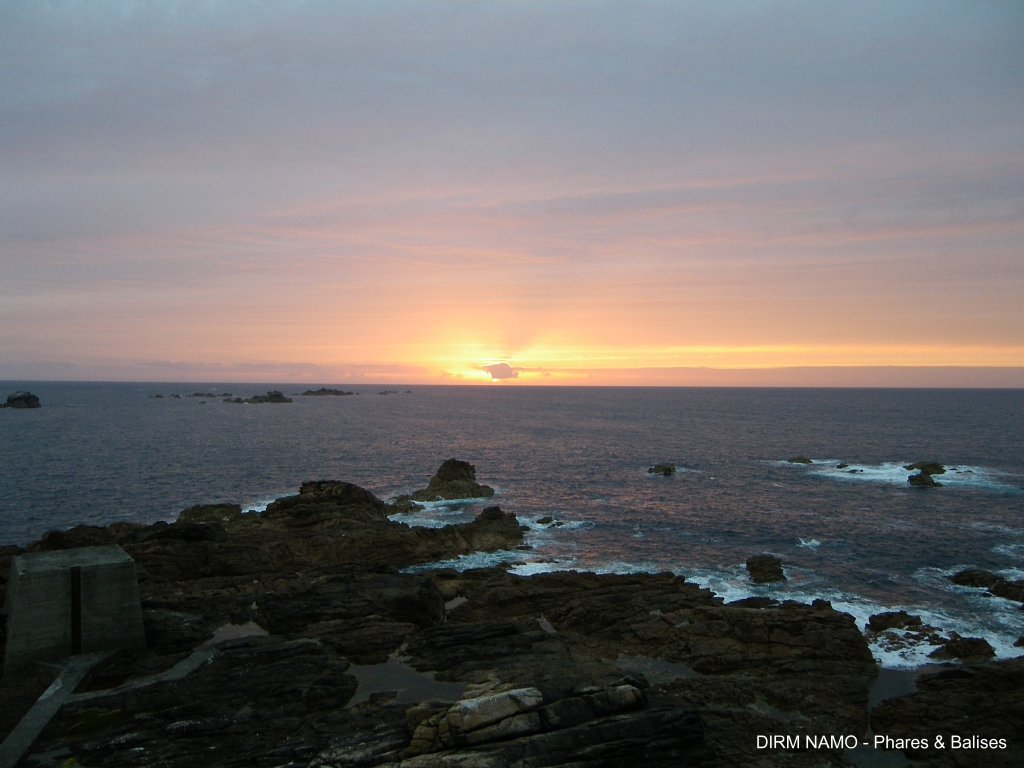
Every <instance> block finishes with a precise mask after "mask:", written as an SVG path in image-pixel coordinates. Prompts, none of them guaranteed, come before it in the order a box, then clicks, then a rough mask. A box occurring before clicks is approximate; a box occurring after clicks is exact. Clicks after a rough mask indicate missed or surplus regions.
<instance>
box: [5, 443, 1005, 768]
mask: <svg viewBox="0 0 1024 768" xmlns="http://www.w3.org/2000/svg"><path fill="white" fill-rule="evenodd" d="M448 464H449V463H448V462H445V465H448ZM460 465H461V463H460V464H456V465H454V467H455V468H458V467H460ZM466 466H470V467H471V465H466ZM438 475H446V476H449V475H455V480H457V481H460V482H465V481H466V480H467V473H466V472H465V470H464V469H460V470H459V471H457V472H452V473H448V472H445V473H442V472H440V471H439V473H438ZM443 479H444V478H442V480H443ZM472 482H474V483H475V473H474V475H473V477H472ZM392 512H393V507H392V506H390V505H388V504H386V503H385V502H384V501H382V500H381V499H379V498H378V497H376V496H375V495H374V494H373V493H371V492H369V491H367V490H366V489H364V488H361V487H359V486H356V485H353V484H351V483H347V482H342V481H334V480H319V481H311V482H307V483H303V484H302V486H301V487H300V488H299V489H298V493H296V494H294V495H291V496H287V497H284V498H282V499H278V500H277V501H276V502H274V503H272V504H271V505H270V506H269V507H268V508H267V509H266V511H264V512H262V513H243V512H242V510H241V507H240V506H238V505H235V504H210V505H202V506H196V507H190V508H189V509H187V510H184V511H183V512H182V513H181V514H180V515H179V517H178V519H177V521H175V522H174V523H157V524H154V525H137V524H129V523H116V524H114V525H110V526H106V527H102V528H99V527H87V526H80V527H77V528H74V529H71V530H70V531H64V532H51V533H49V534H47V535H46V536H44V537H43V538H42V539H40V540H39V541H38V542H35V543H34V544H33V545H31V546H30V547H29V549H30V550H32V551H43V550H49V549H59V548H66V547H74V546H84V545H95V544H110V543H117V544H120V545H121V546H122V547H123V548H124V549H125V551H127V552H128V553H129V554H130V555H131V556H132V557H133V558H134V560H135V564H136V570H137V573H138V579H139V591H140V594H141V598H142V607H143V617H144V621H145V628H146V634H147V638H148V648H147V649H146V650H145V651H144V652H136V653H123V654H121V655H119V656H114V657H111V658H108V659H106V660H104V661H102V662H99V663H98V664H97V666H96V667H95V669H94V670H93V672H92V673H91V675H90V676H89V678H88V679H87V681H86V682H84V683H82V684H81V685H80V686H79V687H78V688H77V689H76V690H75V691H74V692H73V693H71V692H69V691H64V693H62V694H61V695H62V696H63V697H64V700H63V704H62V706H60V707H59V711H58V712H57V713H56V715H55V716H54V718H53V720H52V722H51V723H50V724H49V726H48V727H47V728H46V729H45V730H44V731H43V732H42V733H41V734H40V735H39V737H38V738H36V739H35V740H34V742H33V743H32V745H31V747H30V748H29V750H28V751H29V756H33V755H34V756H46V759H47V760H49V761H50V764H62V765H76V764H77V765H81V766H100V765H102V766H108V767H109V768H128V766H132V767H134V766H138V765H140V764H145V765H160V766H165V767H166V768H179V767H180V768H195V766H199V765H202V766H236V765H257V766H310V767H313V768H341V767H342V766H344V767H345V768H356V767H357V766H360V767H366V768H373V767H376V768H384V767H385V766H388V768H433V767H434V766H451V767H455V766H459V767H461V768H473V767H480V768H512V767H513V766H536V767H537V768H541V767H542V766H565V765H571V766H574V767H575V768H599V767H600V768H611V767H613V766H623V765H644V766H654V767H655V768H660V767H664V768H668V767H669V766H671V767H672V768H677V767H678V766H680V765H686V766H694V767H696V768H701V767H703V768H711V767H712V766H724V765H728V766H738V767H739V768H744V767H750V768H753V767H754V766H772V765H787V766H796V768H810V767H811V766H837V767H838V766H849V765H850V763H849V759H848V755H847V753H846V751H845V750H844V749H842V748H841V747H822V748H815V749H806V748H805V749H800V750H790V751H786V750H767V749H764V748H762V747H759V746H758V741H757V737H758V735H763V734H779V735H783V736H793V737H794V738H803V737H804V736H805V735H807V734H813V735H818V734H856V735H858V736H860V735H862V734H866V733H867V732H868V731H867V729H868V727H869V721H870V725H871V726H872V727H873V728H874V731H875V733H890V734H899V733H910V734H915V735H917V734H919V733H921V732H922V729H924V731H927V732H928V734H929V735H930V736H934V735H938V734H953V733H957V734H963V733H964V727H965V725H964V724H965V720H964V717H968V718H969V720H968V721H967V722H969V723H970V724H971V727H972V729H973V730H972V732H975V733H977V734H979V735H981V736H985V737H989V736H993V737H995V738H1004V739H1007V740H1008V742H1007V746H1006V748H1005V749H1002V750H999V751H996V752H985V757H986V759H987V760H988V762H986V764H987V765H992V766H1008V765H1019V764H1020V763H1019V762H1011V759H1012V760H1017V761H1019V759H1020V757H1021V753H1022V750H1024V740H1022V736H1021V734H1020V729H1019V727H1018V726H1019V723H1020V722H1021V718H1022V712H1021V709H1020V706H1021V704H1020V703H1021V700H1022V696H1021V691H1022V690H1024V677H1022V675H1024V662H998V663H994V662H989V663H985V664H973V663H970V664H967V665H963V664H958V666H957V667H956V668H955V670H954V672H955V674H948V673H945V672H942V671H940V672H939V673H938V674H934V675H930V676H928V675H925V676H922V677H921V679H920V681H919V683H918V690H917V692H916V693H913V694H910V695H908V696H904V697H902V698H899V699H893V700H890V701H884V702H883V703H882V704H881V705H880V706H879V707H878V708H877V709H876V710H875V711H874V713H870V712H869V708H868V701H869V690H870V688H871V685H872V681H873V680H874V678H875V676H876V674H877V671H878V670H877V666H876V664H875V662H874V660H873V659H872V657H871V654H870V652H869V649H868V646H867V642H866V640H865V637H864V636H863V634H862V633H861V631H860V630H859V628H858V627H857V625H856V623H855V621H854V619H853V618H852V617H851V616H849V615H847V614H844V613H840V612H838V611H836V610H834V609H833V608H832V606H831V605H830V604H829V603H827V602H825V601H815V602H814V603H813V604H810V605H807V604H801V603H796V602H792V601H783V602H779V601H776V600H771V599H765V600H761V601H743V602H741V603H736V604H729V605H726V604H724V603H723V602H722V600H721V599H720V598H718V597H717V596H715V595H714V594H713V593H712V592H710V591H709V590H707V589H704V588H701V587H699V586H697V585H696V584H693V583H691V582H689V581H687V580H686V579H685V578H683V577H681V576H676V575H673V574H668V573H665V574H633V575H613V574H608V575H595V574H590V573H575V572H558V573H546V574H537V575H534V576H529V577H526V576H517V575H514V574H511V573H508V572H506V571H505V570H503V569H500V568H491V569H481V570H472V571H464V572H460V571H455V570H450V569H447V570H439V569H434V570H426V571H415V572H413V571H408V570H403V569H406V568H407V567H408V566H415V565H422V564H425V563H429V562H431V561H436V560H441V559H447V558H451V557H453V556H455V555H457V554H463V553H467V552H470V551H474V550H478V549H494V548H514V547H519V546H522V545H523V529H522V527H521V526H520V525H519V523H518V521H517V519H516V517H515V515H513V514H511V513H508V512H505V511H503V510H502V509H501V508H499V507H496V506H490V507H487V508H485V509H483V510H482V511H481V512H480V513H479V514H478V515H477V517H476V519H475V520H474V521H473V522H471V523H466V524H463V525H455V526H449V527H447V528H440V529H426V528H410V527H409V526H406V525H404V524H401V523H397V522H393V521H392V520H390V519H389V515H390V514H391V513H392ZM19 551H20V550H19V549H18V548H16V547H7V548H3V549H0V574H6V572H7V569H6V566H7V561H8V560H9V559H10V558H11V557H12V556H14V555H16V554H17V553H18V552H19ZM3 587H4V582H3V581H2V580H0V588H3ZM880 621H883V622H884V621H885V620H880ZM48 682H49V681H48V680H46V679H36V680H28V681H26V680H22V681H21V683H20V685H21V687H20V688H19V683H18V681H15V680H13V679H12V680H8V679H3V680H0V713H2V716H0V727H5V728H12V727H13V726H14V723H16V722H17V719H18V718H19V717H20V715H21V713H22V712H23V711H24V710H25V709H27V708H28V706H29V704H31V701H32V700H33V699H34V695H28V694H26V691H28V692H32V691H35V692H36V694H35V695H38V692H41V690H42V688H45V685H46V684H48ZM33 686H34V687H33ZM976 718H980V719H978V720H977V722H975V720H976ZM3 735H4V734H2V733H0V737H2V736H3ZM947 743H948V737H947ZM913 757H914V759H915V761H916V760H917V755H913ZM949 759H950V753H948V752H946V753H935V754H934V755H931V756H930V757H929V760H934V761H933V762H929V761H925V762H920V763H918V762H915V765H947V764H948V765H953V764H955V763H953V762H942V761H943V760H947V761H948V760H949Z"/></svg>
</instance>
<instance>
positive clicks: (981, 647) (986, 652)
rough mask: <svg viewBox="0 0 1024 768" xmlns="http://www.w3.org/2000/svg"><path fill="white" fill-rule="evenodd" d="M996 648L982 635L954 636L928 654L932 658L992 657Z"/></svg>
mask: <svg viewBox="0 0 1024 768" xmlns="http://www.w3.org/2000/svg"><path fill="white" fill-rule="evenodd" d="M995 653H996V652H995V650H994V649H993V648H992V646H991V645H989V643H988V640H985V639H984V638H981V637H959V636H954V637H952V638H951V639H949V640H947V641H946V642H945V643H943V644H942V646H941V647H939V648H936V649H935V650H934V651H932V652H931V653H929V654H928V657H929V658H931V659H990V658H992V657H993V656H995Z"/></svg>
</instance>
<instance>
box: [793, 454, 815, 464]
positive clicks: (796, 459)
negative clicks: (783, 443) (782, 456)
mask: <svg viewBox="0 0 1024 768" xmlns="http://www.w3.org/2000/svg"><path fill="white" fill-rule="evenodd" d="M786 461H788V462H789V463H790V464H813V463H814V462H813V461H811V460H810V459H809V458H807V457H806V456H791V457H790V458H788V459H786Z"/></svg>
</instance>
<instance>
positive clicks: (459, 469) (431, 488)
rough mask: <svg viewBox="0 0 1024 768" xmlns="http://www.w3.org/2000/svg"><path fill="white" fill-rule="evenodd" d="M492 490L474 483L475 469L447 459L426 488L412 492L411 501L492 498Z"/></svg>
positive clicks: (456, 460)
mask: <svg viewBox="0 0 1024 768" xmlns="http://www.w3.org/2000/svg"><path fill="white" fill-rule="evenodd" d="M493 495H494V489H493V488H491V486H489V485H481V484H480V483H478V482H477V481H476V467H475V466H473V465H472V464H470V463H469V462H466V461H461V460H459V459H448V460H446V461H445V462H444V463H443V464H441V466H440V467H439V468H438V470H437V472H436V473H435V474H434V476H433V477H432V478H430V482H429V483H428V484H427V487H426V488H423V489H421V490H418V491H416V492H414V493H413V494H412V496H411V498H412V500H413V501H441V500H445V499H448V500H450V499H479V498H485V497H487V496H493Z"/></svg>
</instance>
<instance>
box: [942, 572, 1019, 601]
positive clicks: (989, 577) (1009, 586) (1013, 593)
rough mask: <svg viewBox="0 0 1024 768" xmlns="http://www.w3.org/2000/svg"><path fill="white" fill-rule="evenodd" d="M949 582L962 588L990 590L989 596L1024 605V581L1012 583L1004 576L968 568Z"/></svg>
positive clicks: (952, 577)
mask: <svg viewBox="0 0 1024 768" xmlns="http://www.w3.org/2000/svg"><path fill="white" fill-rule="evenodd" d="M949 580H950V581H952V582H953V583H954V584H959V585H960V586H962V587H978V588H981V589H985V590H988V592H989V594H992V595H995V596H996V597H1002V598H1005V599H1007V600H1014V601H1016V602H1018V603H1024V581H1010V580H1009V579H1004V578H1003V577H1002V576H997V575H996V574H994V573H992V572H991V571H984V570H980V569H975V568H968V569H966V570H963V571H960V572H959V573H955V574H953V575H952V576H950V577H949Z"/></svg>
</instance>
